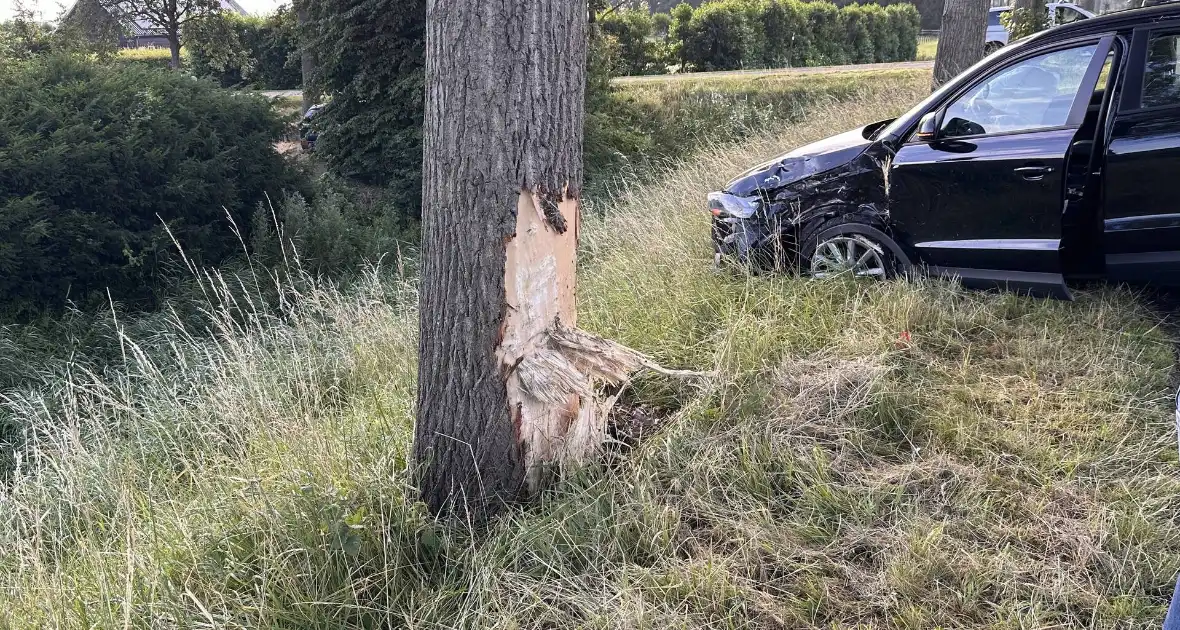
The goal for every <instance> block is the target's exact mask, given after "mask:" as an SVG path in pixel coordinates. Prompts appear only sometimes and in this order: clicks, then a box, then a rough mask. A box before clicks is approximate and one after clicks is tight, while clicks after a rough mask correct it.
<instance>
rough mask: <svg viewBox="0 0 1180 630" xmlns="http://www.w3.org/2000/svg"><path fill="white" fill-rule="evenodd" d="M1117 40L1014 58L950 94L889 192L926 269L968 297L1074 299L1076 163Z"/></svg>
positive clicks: (898, 221) (902, 230) (898, 166)
mask: <svg viewBox="0 0 1180 630" xmlns="http://www.w3.org/2000/svg"><path fill="white" fill-rule="evenodd" d="M1113 39H1114V38H1113V37H1110V36H1106V37H1101V36H1094V37H1089V38H1084V39H1080V40H1075V41H1071V42H1065V43H1058V44H1054V45H1051V46H1047V47H1044V48H1040V49H1035V50H1031V51H1029V52H1027V53H1025V54H1023V55H1020V56H1018V57H1014V58H1013V59H1011V60H1009V61H1008V62H1007V63H1006V64H1004V65H1003V66H1000V67H998V68H995V69H993V70H992V71H991V72H989V73H988V74H985V75H983V76H981V77H980V78H979V79H977V80H976V81H974V82H972V83H970V84H968V85H967V86H966V87H964V88H963V89H962V90H959V91H958V92H956V93H955V94H953V95H951V96H950V97H949V98H948V99H947V100H946V101H945V102H944V103H943V104H940V105H939V106H938V107H937V108H936V109H935V110H934V111H933V121H932V122H929V123H928V124H932V125H933V129H931V130H927V133H926V134H919V133H915V135H914V137H913V138H911V139H910V140H909V141H908V142H906V143H905V144H904V145H902V146H901V148H900V149H899V150H898V152H897V154H896V156H895V157H894V160H893V163H892V165H891V167H890V173H891V176H890V180H891V181H890V186H889V190H888V191H887V192H888V194H889V198H890V211H891V219H892V224H893V225H894V227H895V230H896V232H897V233H898V235H899V237H900V238H901V239H902V240H904V241H905V245H906V246H907V247H908V248H909V249H910V250H911V251H913V252H915V254H916V258H917V259H918V260H917V262H919V263H921V264H923V265H925V266H926V267H927V269H928V270H929V271H930V272H931V273H934V274H938V275H944V276H955V277H958V278H960V279H961V280H962V282H963V283H964V284H966V285H968V286H974V287H994V286H1000V287H1004V288H1008V289H1012V290H1016V291H1025V292H1031V293H1035V294H1038V295H1051V296H1056V297H1062V298H1068V297H1069V291H1068V289H1067V287H1066V282H1065V276H1064V270H1063V265H1062V255H1061V248H1062V233H1063V220H1062V218H1063V214H1064V211H1065V207H1066V203H1065V202H1066V196H1065V193H1066V191H1065V188H1066V187H1065V183H1066V173H1067V159H1068V158H1069V156H1070V155H1071V152H1072V151H1073V150H1074V145H1075V142H1077V141H1078V137H1079V135H1080V134H1081V132H1082V131H1083V122H1084V121H1085V119H1086V112H1087V109H1088V107H1089V105H1090V102H1091V100H1092V98H1093V95H1094V88H1095V85H1096V84H1097V82H1098V78H1099V75H1100V74H1101V72H1102V67H1103V64H1104V63H1105V61H1106V58H1107V55H1108V53H1109V51H1110V50H1111V46H1112V44H1113ZM928 116H929V114H928ZM927 120H928V119H924V122H927ZM919 131H922V130H921V129H919ZM931 132H932V133H931ZM923 135H924V136H925V137H922V136H923Z"/></svg>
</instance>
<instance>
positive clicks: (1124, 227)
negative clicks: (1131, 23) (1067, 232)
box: [1103, 22, 1180, 285]
mask: <svg viewBox="0 0 1180 630" xmlns="http://www.w3.org/2000/svg"><path fill="white" fill-rule="evenodd" d="M1103 191H1104V196H1103V208H1104V212H1105V234H1104V241H1105V250H1106V273H1107V276H1108V277H1109V278H1110V279H1112V280H1122V281H1130V282H1156V283H1163V284H1172V285H1180V23H1178V22H1172V23H1169V24H1160V25H1153V26H1151V27H1147V28H1143V29H1139V30H1136V31H1135V34H1134V36H1133V40H1132V44H1131V53H1130V58H1129V64H1128V73H1127V79H1126V82H1125V84H1124V89H1123V94H1122V100H1121V103H1120V106H1119V109H1118V111H1117V112H1116V113H1115V116H1114V120H1113V123H1112V125H1111V131H1110V144H1109V145H1108V148H1107V152H1106V168H1105V171H1104V176H1103Z"/></svg>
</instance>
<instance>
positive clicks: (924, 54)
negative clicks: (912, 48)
mask: <svg viewBox="0 0 1180 630" xmlns="http://www.w3.org/2000/svg"><path fill="white" fill-rule="evenodd" d="M937 52H938V38H937V37H923V38H921V39H919V40H918V61H934V55H935V54H936V53H937Z"/></svg>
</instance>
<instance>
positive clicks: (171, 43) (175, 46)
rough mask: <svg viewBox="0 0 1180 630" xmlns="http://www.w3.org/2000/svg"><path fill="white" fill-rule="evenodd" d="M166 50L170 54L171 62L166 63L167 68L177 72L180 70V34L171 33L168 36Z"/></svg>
mask: <svg viewBox="0 0 1180 630" xmlns="http://www.w3.org/2000/svg"><path fill="white" fill-rule="evenodd" d="M168 49H169V51H171V53H172V60H171V61H169V62H168V67H170V68H172V69H173V70H179V69H180V34H179V33H175V32H172V33H169V34H168Z"/></svg>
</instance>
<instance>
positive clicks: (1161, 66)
mask: <svg viewBox="0 0 1180 630" xmlns="http://www.w3.org/2000/svg"><path fill="white" fill-rule="evenodd" d="M1178 61H1180V34H1175V33H1173V34H1170V35H1156V34H1154V33H1153V34H1152V36H1151V39H1150V40H1149V41H1148V43H1147V68H1146V70H1144V72H1143V106H1144V107H1159V106H1161V105H1180V76H1178V75H1177V74H1176V72H1177V62H1178Z"/></svg>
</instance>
